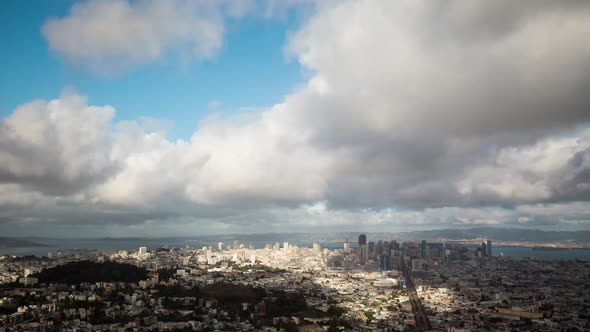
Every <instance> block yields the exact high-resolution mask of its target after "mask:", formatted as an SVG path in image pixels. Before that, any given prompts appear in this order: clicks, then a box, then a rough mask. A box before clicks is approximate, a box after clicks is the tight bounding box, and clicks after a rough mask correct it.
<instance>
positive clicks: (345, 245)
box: [344, 239, 350, 252]
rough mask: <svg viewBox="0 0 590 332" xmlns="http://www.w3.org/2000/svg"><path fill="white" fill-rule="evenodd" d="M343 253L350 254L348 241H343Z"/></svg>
mask: <svg viewBox="0 0 590 332" xmlns="http://www.w3.org/2000/svg"><path fill="white" fill-rule="evenodd" d="M344 252H350V243H348V239H346V241H344Z"/></svg>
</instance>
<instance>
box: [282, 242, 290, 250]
mask: <svg viewBox="0 0 590 332" xmlns="http://www.w3.org/2000/svg"><path fill="white" fill-rule="evenodd" d="M283 249H285V251H289V242H287V241H285V242H283Z"/></svg>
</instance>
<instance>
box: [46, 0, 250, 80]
mask: <svg viewBox="0 0 590 332" xmlns="http://www.w3.org/2000/svg"><path fill="white" fill-rule="evenodd" d="M236 10H238V9H236ZM223 31H224V24H223V17H222V13H221V12H220V11H219V8H218V6H217V5H216V4H215V3H214V2H211V1H189V0H173V1H153V0H138V1H128V0H106V1H102V0H87V1H84V2H80V3H76V4H74V5H73V6H72V8H71V10H70V13H69V15H67V16H65V17H61V18H52V19H50V20H48V21H47V22H46V23H45V24H44V25H43V28H42V33H43V36H44V37H45V39H47V41H48V43H49V46H50V48H51V49H52V50H54V51H56V52H57V53H59V54H60V55H62V56H64V57H65V58H66V59H67V60H69V61H71V62H73V63H76V64H83V65H88V66H90V67H91V68H93V69H95V70H100V71H105V70H106V71H113V70H121V69H124V68H126V67H127V66H131V65H137V64H144V63H149V62H153V61H156V60H158V59H160V58H161V57H162V56H163V55H164V54H165V53H167V52H174V53H176V54H177V55H178V56H180V57H181V58H184V59H192V58H196V59H203V58H210V57H212V56H214V55H215V54H216V52H217V51H218V50H219V48H220V47H221V45H222V41H223Z"/></svg>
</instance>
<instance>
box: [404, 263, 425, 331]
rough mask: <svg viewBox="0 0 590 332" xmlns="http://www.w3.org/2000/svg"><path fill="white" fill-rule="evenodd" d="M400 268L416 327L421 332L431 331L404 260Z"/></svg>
mask: <svg viewBox="0 0 590 332" xmlns="http://www.w3.org/2000/svg"><path fill="white" fill-rule="evenodd" d="M400 265H401V268H402V272H403V274H404V277H405V278H406V288H407V290H408V295H409V297H410V302H411V303H412V311H413V312H414V316H415V317H416V327H417V328H419V329H420V330H422V331H429V330H431V329H432V326H431V325H430V321H429V320H428V316H427V315H426V312H425V311H424V307H423V306H422V302H421V301H420V298H419V297H418V292H416V286H415V285H414V282H413V281H412V277H411V276H410V272H409V271H408V268H407V267H406V263H405V261H404V259H403V258H402V260H401V264H400Z"/></svg>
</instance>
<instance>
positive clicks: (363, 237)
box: [359, 234, 367, 246]
mask: <svg viewBox="0 0 590 332" xmlns="http://www.w3.org/2000/svg"><path fill="white" fill-rule="evenodd" d="M365 244H367V236H366V235H365V234H361V235H359V246H364V245H365Z"/></svg>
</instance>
